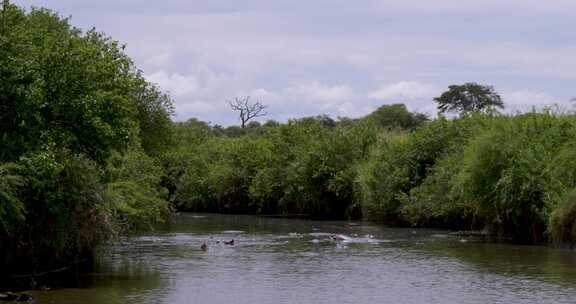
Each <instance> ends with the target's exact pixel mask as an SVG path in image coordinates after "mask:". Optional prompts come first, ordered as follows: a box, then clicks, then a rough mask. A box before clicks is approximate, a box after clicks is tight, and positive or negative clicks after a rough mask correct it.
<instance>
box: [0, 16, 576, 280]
mask: <svg viewBox="0 0 576 304" xmlns="http://www.w3.org/2000/svg"><path fill="white" fill-rule="evenodd" d="M123 49H124V48H123V46H122V45H120V44H118V42H116V41H114V40H111V39H110V38H108V37H107V36H105V35H104V34H102V33H99V32H96V31H94V30H91V31H88V32H82V31H80V30H79V29H77V28H74V27H72V26H70V25H69V23H68V20H67V19H63V18H61V17H59V16H58V15H57V14H55V13H53V12H51V11H48V10H44V9H33V10H31V11H27V12H26V11H24V10H22V9H20V8H18V7H16V6H13V5H7V6H5V8H4V9H3V10H2V12H1V13H0V269H1V271H0V283H1V281H2V279H5V280H6V279H7V280H10V276H11V274H13V273H35V272H38V271H42V270H45V269H50V267H56V266H58V265H62V264H65V263H67V262H70V261H73V260H77V259H79V258H84V257H91V256H92V255H93V253H94V250H95V248H96V246H97V245H99V244H101V243H102V242H104V241H106V240H109V239H110V238H113V237H114V236H117V235H119V234H121V233H128V232H130V231H134V230H136V229H147V228H150V227H153V225H154V224H156V223H158V222H162V221H164V220H165V219H167V217H168V215H169V214H170V212H171V211H172V210H182V211H209V212H225V213H253V214H285V215H294V214H298V215H305V216H308V217H311V218H317V219H348V218H354V219H358V218H363V219H366V220H372V221H378V222H385V223H394V224H399V225H409V226H422V227H444V228H453V229H462V230H471V229H473V230H476V229H483V230H486V231H488V232H492V233H495V234H497V235H499V236H502V237H510V238H512V239H514V240H516V241H521V242H527V243H539V242H573V241H576V116H574V115H573V114H558V113H553V112H547V111H544V112H541V113H526V114H518V115H513V116H510V115H502V114H499V113H498V112H496V110H495V109H496V108H501V107H502V106H503V104H502V101H501V100H500V98H499V96H498V95H497V94H496V93H495V92H494V91H493V90H492V88H491V87H484V86H479V85H475V84H465V85H463V86H451V87H450V90H449V91H448V92H446V93H445V94H443V95H442V96H440V97H438V98H437V99H436V102H438V104H439V109H440V110H441V111H445V110H446V111H455V112H458V114H459V116H458V118H455V119H447V118H444V117H443V116H442V115H439V118H436V119H434V120H429V119H428V118H427V117H426V116H425V115H423V114H419V113H413V112H410V111H408V110H407V108H406V107H405V106H404V105H402V104H392V105H384V106H382V107H380V108H379V109H378V110H376V111H375V112H373V113H371V114H369V115H367V116H366V117H362V118H358V119H346V118H340V119H337V120H334V119H332V118H330V117H328V116H318V117H309V118H301V119H293V120H290V121H288V122H286V123H279V122H275V121H268V122H266V123H264V124H260V123H258V122H249V123H246V125H245V127H244V128H242V127H235V126H232V127H227V128H223V127H219V126H211V125H209V124H207V123H204V122H202V121H199V120H196V119H191V120H188V121H186V122H176V123H174V122H172V121H171V120H170V115H171V113H172V102H171V100H170V98H169V96H167V95H165V94H164V93H162V91H161V90H160V89H159V88H157V87H155V86H154V85H152V84H150V83H148V82H147V81H146V80H145V79H144V77H143V76H142V74H141V72H140V71H139V70H138V69H137V68H136V67H135V66H134V64H133V62H132V61H131V60H130V59H129V58H128V57H127V56H126V54H125V53H124V51H123ZM222 102H223V101H222ZM231 115H234V113H233V112H232V111H231ZM0 285H1V284H0Z"/></svg>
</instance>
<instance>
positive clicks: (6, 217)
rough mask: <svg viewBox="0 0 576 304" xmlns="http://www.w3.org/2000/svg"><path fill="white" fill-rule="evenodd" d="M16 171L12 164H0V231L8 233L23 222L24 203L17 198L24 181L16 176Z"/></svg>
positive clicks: (15, 166)
mask: <svg viewBox="0 0 576 304" xmlns="http://www.w3.org/2000/svg"><path fill="white" fill-rule="evenodd" d="M18 169H19V167H18V166H17V165H16V164H13V163H2V164H0V231H1V230H5V231H8V232H9V231H10V230H11V228H12V227H13V226H15V225H16V224H17V223H20V222H22V221H23V220H24V216H25V209H24V203H23V202H22V201H21V200H20V197H19V192H20V187H22V185H23V184H24V179H23V178H22V176H20V175H19V174H18Z"/></svg>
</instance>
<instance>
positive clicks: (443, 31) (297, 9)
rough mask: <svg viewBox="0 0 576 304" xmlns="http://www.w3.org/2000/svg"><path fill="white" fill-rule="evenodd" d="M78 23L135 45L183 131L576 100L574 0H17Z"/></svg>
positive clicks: (134, 52) (513, 108)
mask: <svg viewBox="0 0 576 304" xmlns="http://www.w3.org/2000/svg"><path fill="white" fill-rule="evenodd" d="M12 2H13V3H15V4H17V5H19V6H22V7H25V8H30V7H32V6H34V7H46V8H50V9H53V10H55V11H57V12H59V13H60V14H61V15H62V16H66V17H68V16H70V17H71V23H72V24H73V25H75V26H77V27H80V28H83V29H90V28H92V27H95V28H96V29H97V30H99V31H103V32H105V33H106V34H108V35H109V36H111V37H113V38H114V39H116V40H119V41H121V42H123V43H126V45H127V49H126V51H127V53H128V55H129V56H130V57H131V58H133V59H134V61H135V63H136V65H137V66H138V67H139V68H140V69H141V70H142V71H143V73H144V75H145V77H146V78H147V79H148V80H149V81H151V82H154V83H156V84H158V85H159V86H160V87H161V88H162V89H163V90H165V91H167V92H169V93H170V95H171V96H172V98H173V100H174V103H175V109H176V113H175V117H174V119H175V120H179V121H182V120H187V119H190V118H198V119H201V120H204V121H207V122H211V123H213V124H220V125H231V124H237V123H238V121H237V116H236V114H235V113H234V112H233V111H232V110H230V108H229V106H228V104H227V103H226V100H228V99H233V98H234V97H238V96H250V97H251V99H252V100H259V101H261V102H262V103H264V104H266V105H268V115H267V116H266V117H264V118H261V120H267V119H275V120H280V121H285V120H287V119H289V118H297V117H304V116H313V115H320V114H327V115H330V116H332V117H342V116H346V117H360V116H363V115H366V114H368V113H370V112H371V111H373V110H375V109H376V108H378V107H379V106H381V105H384V104H392V103H404V104H406V105H407V106H408V108H409V109H410V110H412V111H418V112H423V113H427V114H430V115H432V116H433V115H434V114H435V113H436V105H435V103H434V101H433V98H434V97H436V96H439V95H440V94H441V93H442V92H443V91H445V90H446V89H447V87H448V86H449V85H451V84H462V83H465V82H477V83H480V84H485V85H492V86H494V88H495V89H496V91H497V92H499V93H500V95H501V96H502V98H503V100H504V102H505V105H506V106H507V111H508V112H517V111H527V110H530V109H532V108H533V107H536V108H541V107H544V106H551V105H558V106H559V107H560V108H563V109H568V108H570V109H571V107H572V105H571V104H570V102H569V100H570V99H571V98H572V97H576V31H575V30H574V29H575V28H576V1H574V0H548V1H542V0H505V1H503V0H481V1H476V0H433V1H432V0H356V1H350V0H273V1H272V0H194V1H185V0H163V1H142V0H140V1H137V0H99V1H86V0H44V1H41V0H38V1H34V0H12Z"/></svg>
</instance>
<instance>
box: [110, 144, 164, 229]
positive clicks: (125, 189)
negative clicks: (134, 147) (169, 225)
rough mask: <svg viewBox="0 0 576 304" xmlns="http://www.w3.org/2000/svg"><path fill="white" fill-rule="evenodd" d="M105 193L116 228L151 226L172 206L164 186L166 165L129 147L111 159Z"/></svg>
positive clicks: (160, 220)
mask: <svg viewBox="0 0 576 304" xmlns="http://www.w3.org/2000/svg"><path fill="white" fill-rule="evenodd" d="M108 175H109V177H108V179H109V182H108V183H107V185H106V191H105V193H104V195H105V197H106V199H107V202H108V204H109V206H108V208H110V213H111V214H112V219H113V220H114V221H115V222H116V223H115V224H116V225H115V229H120V231H132V230H137V229H151V228H153V227H154V225H155V224H157V223H160V222H163V220H164V219H165V218H166V216H167V215H168V212H169V209H168V205H167V204H166V200H165V196H166V189H165V188H163V187H162V186H161V177H162V175H163V169H162V167H160V165H159V164H157V163H156V161H155V160H154V159H152V158H150V157H149V156H147V155H146V154H144V153H143V152H139V151H130V152H128V153H127V154H124V155H120V154H116V155H114V156H113V157H112V158H111V159H110V164H109V166H108Z"/></svg>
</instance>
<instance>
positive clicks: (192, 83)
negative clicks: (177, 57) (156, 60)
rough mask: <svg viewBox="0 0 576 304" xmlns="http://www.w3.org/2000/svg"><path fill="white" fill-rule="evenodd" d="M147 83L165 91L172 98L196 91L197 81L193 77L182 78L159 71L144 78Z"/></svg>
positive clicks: (175, 74) (178, 75) (177, 74)
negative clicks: (151, 83)
mask: <svg viewBox="0 0 576 304" xmlns="http://www.w3.org/2000/svg"><path fill="white" fill-rule="evenodd" d="M146 79H148V81H150V82H153V83H155V84H157V85H159V86H160V87H161V88H162V89H164V90H167V91H168V92H169V93H170V94H171V95H172V96H173V97H176V98H177V97H181V96H184V95H187V94H190V93H193V92H194V91H196V90H198V88H199V84H198V79H197V78H196V77H195V76H193V75H192V76H183V75H180V74H179V73H171V74H169V73H166V72H164V71H159V72H156V73H153V74H150V75H147V76H146Z"/></svg>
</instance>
